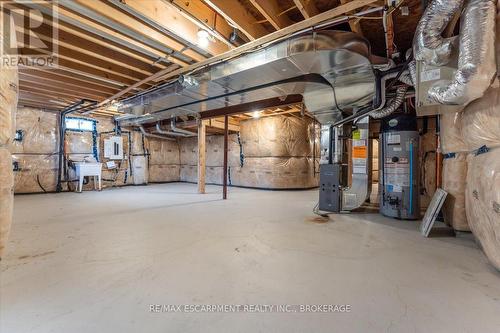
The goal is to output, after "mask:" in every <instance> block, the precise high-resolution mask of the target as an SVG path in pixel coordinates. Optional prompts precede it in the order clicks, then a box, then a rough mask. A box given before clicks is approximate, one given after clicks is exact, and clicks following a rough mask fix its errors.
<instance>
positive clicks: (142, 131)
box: [137, 125, 176, 141]
mask: <svg viewBox="0 0 500 333" xmlns="http://www.w3.org/2000/svg"><path fill="white" fill-rule="evenodd" d="M137 127H138V128H139V130H140V131H141V133H142V134H143V135H144V136H146V137H148V138H156V139H161V140H168V141H175V140H176V139H174V138H169V137H166V136H161V135H156V134H152V133H149V132H146V130H145V129H144V127H143V126H142V125H138V126H137Z"/></svg>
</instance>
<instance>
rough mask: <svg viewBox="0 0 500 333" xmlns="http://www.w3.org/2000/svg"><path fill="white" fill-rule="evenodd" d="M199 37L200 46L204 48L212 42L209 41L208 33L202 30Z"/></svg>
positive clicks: (199, 31)
mask: <svg viewBox="0 0 500 333" xmlns="http://www.w3.org/2000/svg"><path fill="white" fill-rule="evenodd" d="M197 36H198V45H199V46H200V47H203V48H205V47H207V46H208V44H209V41H210V40H209V37H210V35H209V33H208V31H206V30H204V29H200V30H198V33H197Z"/></svg>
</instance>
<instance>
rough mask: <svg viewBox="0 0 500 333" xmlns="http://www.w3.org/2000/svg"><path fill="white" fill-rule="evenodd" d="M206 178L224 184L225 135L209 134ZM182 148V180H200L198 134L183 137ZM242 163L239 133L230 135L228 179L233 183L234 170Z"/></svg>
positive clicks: (209, 182) (208, 181) (180, 144)
mask: <svg viewBox="0 0 500 333" xmlns="http://www.w3.org/2000/svg"><path fill="white" fill-rule="evenodd" d="M205 147H206V148H205V149H206V176H205V177H206V179H205V182H206V183H207V184H222V177H223V172H224V170H223V169H224V167H223V166H224V136H223V135H207V137H206V143H205ZM179 149H180V180H181V181H183V182H191V183H194V182H197V181H198V138H197V137H196V136H193V137H189V138H182V139H180V141H179ZM239 165H240V145H239V143H238V135H237V134H230V135H229V137H228V179H229V181H228V182H229V184H231V177H232V171H233V170H234V168H236V167H237V166H239Z"/></svg>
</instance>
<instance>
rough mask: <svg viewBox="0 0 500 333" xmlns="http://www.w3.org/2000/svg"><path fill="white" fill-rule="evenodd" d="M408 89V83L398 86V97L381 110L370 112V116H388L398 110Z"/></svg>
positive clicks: (375, 117) (378, 117)
mask: <svg viewBox="0 0 500 333" xmlns="http://www.w3.org/2000/svg"><path fill="white" fill-rule="evenodd" d="M407 90H408V86H406V85H404V86H400V87H398V89H397V90H396V97H395V98H394V99H393V100H392V102H391V104H389V105H388V106H386V107H385V108H383V109H381V110H376V111H373V112H372V113H370V117H372V118H374V119H381V118H384V117H387V116H388V115H390V114H391V113H394V111H396V110H397V109H398V108H399V107H400V106H401V104H403V102H404V100H405V94H406V91H407Z"/></svg>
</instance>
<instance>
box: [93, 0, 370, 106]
mask: <svg viewBox="0 0 500 333" xmlns="http://www.w3.org/2000/svg"><path fill="white" fill-rule="evenodd" d="M375 1H377V0H354V1H351V2H349V3H346V4H345V5H340V6H338V7H335V8H333V9H331V10H329V11H326V12H324V13H321V14H318V15H316V16H315V17H313V18H310V19H308V20H305V21H301V22H298V23H295V24H293V25H291V26H289V27H286V28H284V29H281V30H278V31H275V32H273V33H271V34H269V35H266V36H264V37H261V38H259V39H257V40H254V41H252V42H249V43H247V44H244V45H242V46H240V47H237V48H236V49H234V50H231V51H228V52H225V53H223V54H220V55H218V56H215V57H212V58H210V59H207V60H204V61H200V62H199V63H197V64H193V65H190V66H187V67H184V68H181V69H176V70H172V69H168V68H167V69H164V70H161V71H159V72H157V73H156V74H153V75H152V76H150V77H148V78H146V79H145V80H143V81H141V82H138V83H137V84H134V85H133V86H130V87H128V88H126V89H124V90H122V91H121V92H119V93H118V94H116V95H114V96H112V97H110V98H109V99H108V100H106V101H104V102H103V103H108V102H110V101H111V100H113V99H118V98H120V97H121V96H123V95H125V94H126V93H128V92H130V91H131V90H132V89H134V88H136V87H137V86H138V85H140V84H143V83H145V82H150V81H153V80H156V79H158V78H163V79H169V78H171V77H174V76H177V75H179V74H182V73H186V72H190V71H192V70H194V69H197V68H200V67H203V66H207V65H209V64H210V63H213V62H217V61H221V60H224V59H226V58H230V57H236V56H238V55H240V54H243V53H245V52H248V51H250V50H252V49H254V48H256V47H258V46H260V45H263V44H266V43H269V42H272V41H275V40H277V39H280V38H283V37H286V36H288V35H290V34H293V33H296V32H299V31H301V30H303V29H307V28H310V27H313V26H315V25H318V24H320V23H323V22H325V21H328V20H331V19H334V18H336V17H338V16H341V15H343V14H345V13H347V12H350V11H353V10H356V9H358V8H361V7H364V6H366V5H367V4H370V3H372V2H375Z"/></svg>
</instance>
